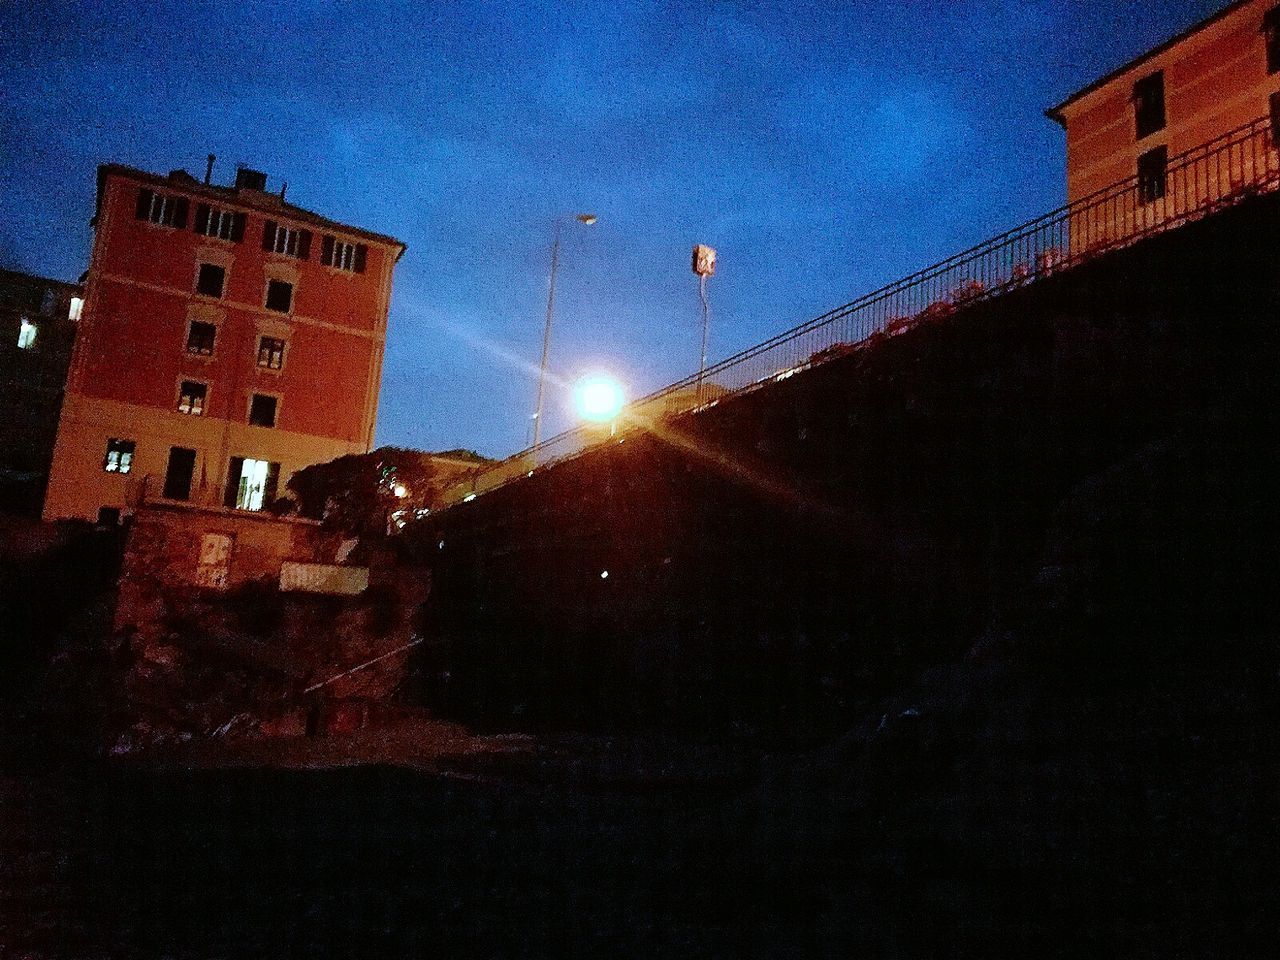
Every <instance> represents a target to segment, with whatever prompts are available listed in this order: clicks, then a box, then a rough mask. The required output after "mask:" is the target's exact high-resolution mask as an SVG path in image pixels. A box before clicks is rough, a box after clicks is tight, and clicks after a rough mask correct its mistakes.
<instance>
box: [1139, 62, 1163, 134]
mask: <svg viewBox="0 0 1280 960" xmlns="http://www.w3.org/2000/svg"><path fill="white" fill-rule="evenodd" d="M1133 114H1134V122H1135V125H1136V127H1137V136H1138V139H1139V140H1141V139H1142V138H1143V137H1149V136H1151V134H1153V133H1155V132H1156V131H1158V130H1163V129H1164V72H1163V71H1161V70H1157V71H1156V72H1155V73H1153V74H1151V76H1149V77H1143V78H1142V79H1141V80H1139V81H1138V82H1137V83H1135V84H1134V85H1133Z"/></svg>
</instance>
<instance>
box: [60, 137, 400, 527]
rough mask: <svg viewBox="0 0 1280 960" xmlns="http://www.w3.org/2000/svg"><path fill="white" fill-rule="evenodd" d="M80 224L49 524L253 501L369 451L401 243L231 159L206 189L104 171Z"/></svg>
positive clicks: (264, 501) (264, 500) (245, 506)
mask: <svg viewBox="0 0 1280 960" xmlns="http://www.w3.org/2000/svg"><path fill="white" fill-rule="evenodd" d="M210 168H211V169H212V158H210ZM93 226H94V228H95V235H94V244H93V253H92V258H91V261H90V265H89V271H88V279H87V283H86V288H85V302H84V310H83V317H82V319H81V321H80V329H79V333H78V335H77V338H76V345H75V350H74V353H73V356H72V361H71V366H70V371H69V375H68V378H67V386H66V396H65V400H64V402H63V408H62V416H61V419H60V422H59V427H58V436H57V444H56V448H55V451H54V458H53V466H52V470H51V472H50V481H49V488H48V493H47V495H46V499H45V508H44V515H45V518H46V519H50V520H53V519H61V518H69V517H80V518H85V519H113V518H114V517H116V516H118V515H119V514H120V513H124V512H128V511H129V510H131V509H132V508H133V507H135V506H137V505H138V504H140V503H142V502H152V501H159V502H182V501H185V502H191V503H195V504H198V505H202V506H222V507H227V508H231V509H240V510H259V509H263V508H264V507H266V506H267V505H269V504H270V503H271V501H272V500H273V499H274V498H275V497H276V495H277V491H278V490H282V489H283V486H284V483H285V482H286V481H287V479H288V477H289V475H290V474H292V473H293V472H294V471H295V470H298V469H300V468H302V467H304V466H308V465H310V464H314V463H321V462H324V461H327V460H331V459H333V458H334V457H338V456H342V455H343V454H348V453H364V452H366V451H368V450H369V449H371V448H372V446H373V433H374V422H375V417H376V414H377V402H378V389H379V385H380V382H381V375H382V356H383V348H384V344H385V338H386V328H387V313H388V308H389V305H390V298H391V282H392V273H393V271H394V269H395V265H396V262H397V261H398V260H399V258H400V256H401V255H402V254H403V253H404V249H405V248H404V244H402V243H400V242H399V241H398V240H395V239H393V238H392V237H388V236H384V235H381V234H377V233H372V232H370V231H367V230H363V229H359V228H356V227H352V226H349V225H346V224H342V223H338V222H336V221H333V220H329V219H326V218H324V217H321V216H318V215H317V214H314V213H311V212H310V211H307V210H304V209H302V208H300V207H296V206H293V205H292V204H288V203H286V202H285V200H284V198H283V194H279V195H278V194H274V193H269V192H267V190H266V177H265V176H264V175H263V174H260V173H258V172H256V171H252V170H244V169H242V170H240V171H239V172H238V173H237V177H236V183H235V185H234V186H232V187H220V186H216V185H212V184H210V183H209V177H208V176H206V178H205V181H204V182H203V183H202V182H200V181H198V180H196V179H195V178H194V177H192V176H190V175H189V174H187V173H186V172H185V171H180V170H179V171H174V172H173V173H171V174H169V175H168V176H167V177H163V176H156V175H153V174H150V173H146V172H144V171H141V170H135V169H132V168H129V167H124V166H118V165H115V164H109V165H105V166H103V167H101V168H99V171H98V195H97V210H96V214H95V217H94V220H93Z"/></svg>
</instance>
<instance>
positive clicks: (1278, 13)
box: [1262, 7, 1280, 73]
mask: <svg viewBox="0 0 1280 960" xmlns="http://www.w3.org/2000/svg"><path fill="white" fill-rule="evenodd" d="M1262 34H1263V36H1264V37H1266V38H1267V73H1276V72H1280V7H1272V8H1271V9H1270V10H1268V11H1267V12H1266V13H1265V14H1264V15H1263V17H1262Z"/></svg>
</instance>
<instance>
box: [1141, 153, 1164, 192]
mask: <svg viewBox="0 0 1280 960" xmlns="http://www.w3.org/2000/svg"><path fill="white" fill-rule="evenodd" d="M1168 162H1169V150H1168V148H1166V147H1156V148H1155V149H1154V150H1148V151H1147V152H1146V153H1144V154H1143V155H1142V156H1140V157H1138V200H1139V201H1140V202H1142V203H1150V202H1151V201H1153V200H1159V199H1160V198H1161V197H1163V196H1164V188H1165V167H1166V166H1167V165H1168Z"/></svg>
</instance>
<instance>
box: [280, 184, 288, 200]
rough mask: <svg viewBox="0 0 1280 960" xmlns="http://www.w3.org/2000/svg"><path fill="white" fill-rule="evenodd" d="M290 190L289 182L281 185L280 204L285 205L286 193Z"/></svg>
mask: <svg viewBox="0 0 1280 960" xmlns="http://www.w3.org/2000/svg"><path fill="white" fill-rule="evenodd" d="M288 189H289V181H287V180H286V181H285V182H284V183H282V184H281V185H280V202H281V203H284V192H285V191H286V190H288Z"/></svg>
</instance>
